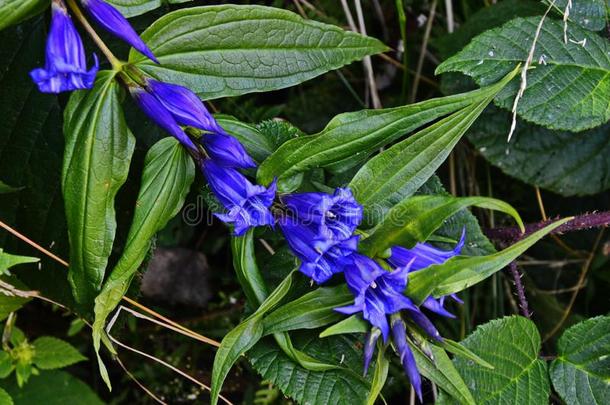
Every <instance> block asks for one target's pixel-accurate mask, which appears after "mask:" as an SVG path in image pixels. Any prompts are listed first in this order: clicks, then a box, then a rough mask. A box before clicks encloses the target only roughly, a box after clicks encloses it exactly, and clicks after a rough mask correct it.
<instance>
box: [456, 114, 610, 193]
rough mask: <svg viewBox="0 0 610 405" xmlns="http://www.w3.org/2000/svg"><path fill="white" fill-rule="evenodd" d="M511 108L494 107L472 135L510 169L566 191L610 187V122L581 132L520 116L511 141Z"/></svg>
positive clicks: (496, 162) (511, 172) (530, 180)
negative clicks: (548, 126)
mask: <svg viewBox="0 0 610 405" xmlns="http://www.w3.org/2000/svg"><path fill="white" fill-rule="evenodd" d="M509 128H510V113H508V112H504V111H500V110H499V109H497V108H490V109H489V110H488V111H486V112H484V113H483V114H482V115H481V119H480V120H478V121H477V122H476V123H475V124H474V125H473V127H472V128H471V130H470V132H469V133H468V139H469V140H470V141H471V142H472V143H473V144H474V145H475V147H476V148H477V149H478V150H479V152H480V153H481V154H482V155H483V156H484V157H485V159H487V160H488V161H489V162H491V163H492V164H493V165H494V166H497V167H499V168H500V169H501V170H502V171H503V172H504V173H506V174H508V175H509V176H512V177H514V178H517V179H519V180H521V181H523V182H525V183H527V184H531V185H533V186H538V187H541V188H544V189H546V190H550V191H553V192H555V193H558V194H561V195H563V196H574V195H589V194H597V193H600V192H602V191H605V190H607V189H609V188H610V166H609V165H608V164H607V157H608V156H609V155H610V125H608V124H606V125H602V126H601V127H598V128H595V129H591V130H588V131H584V132H579V133H577V134H575V133H572V132H567V131H552V130H549V129H546V128H543V127H540V126H537V125H533V124H528V123H526V122H523V121H519V122H518V124H517V130H516V131H515V134H514V137H513V140H512V141H511V143H510V144H507V143H506V134H508V131H509Z"/></svg>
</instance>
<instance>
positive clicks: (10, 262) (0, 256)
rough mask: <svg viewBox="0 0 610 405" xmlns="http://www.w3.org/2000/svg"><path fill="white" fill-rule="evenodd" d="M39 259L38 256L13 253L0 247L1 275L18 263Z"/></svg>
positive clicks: (37, 260) (32, 261) (34, 261)
mask: <svg viewBox="0 0 610 405" xmlns="http://www.w3.org/2000/svg"><path fill="white" fill-rule="evenodd" d="M39 261H40V259H39V258H37V257H29V256H18V255H12V254H10V253H6V252H5V251H4V250H3V249H2V248H0V275H1V274H4V273H6V272H7V270H8V269H10V268H11V267H13V266H17V265H18V264H25V263H36V262H39Z"/></svg>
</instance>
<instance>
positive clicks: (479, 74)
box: [437, 17, 610, 131]
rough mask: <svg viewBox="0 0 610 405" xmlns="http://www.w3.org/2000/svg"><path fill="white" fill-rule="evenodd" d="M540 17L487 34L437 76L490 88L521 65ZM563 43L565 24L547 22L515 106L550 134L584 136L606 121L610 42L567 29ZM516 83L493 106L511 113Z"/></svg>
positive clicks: (608, 116) (443, 66)
mask: <svg viewBox="0 0 610 405" xmlns="http://www.w3.org/2000/svg"><path fill="white" fill-rule="evenodd" d="M540 18H541V17H530V18H517V19H514V20H512V21H510V22H508V23H506V24H505V25H503V26H501V27H499V28H496V29H493V30H489V31H486V32H485V33H483V34H481V35H479V36H477V37H476V38H474V39H473V40H472V42H471V43H470V45H468V46H467V47H466V48H464V50H462V51H461V52H460V53H458V54H457V55H455V56H453V57H452V58H450V59H448V60H446V61H445V62H443V63H442V64H441V65H440V66H439V67H438V68H437V73H445V72H454V71H457V72H462V73H465V74H467V75H469V76H472V77H473V78H474V79H475V81H476V82H477V83H479V84H480V85H485V84H488V83H493V82H495V81H497V80H498V79H499V78H501V77H502V76H503V75H505V74H506V73H508V72H509V71H511V70H512V69H514V67H515V66H517V65H518V64H519V63H524V62H525V60H526V59H527V56H528V54H529V50H530V47H531V44H532V40H533V38H534V34H535V31H536V28H537V26H538V23H539V22H540ZM568 30H569V38H570V39H572V40H573V41H576V42H579V41H583V42H580V43H574V42H572V41H568V43H567V44H565V43H564V42H563V24H562V23H561V22H559V21H556V20H553V19H551V18H547V19H546V20H545V22H544V29H543V30H542V31H541V34H540V37H539V39H538V42H537V46H536V52H535V54H534V59H533V66H535V67H536V68H535V69H531V70H529V71H528V73H527V83H528V86H527V89H526V91H525V93H524V95H523V98H522V99H521V100H520V102H519V106H518V110H517V111H518V113H519V115H520V116H521V117H522V118H524V119H526V120H528V121H531V122H534V123H536V124H539V125H544V126H546V127H548V128H551V129H561V130H569V131H582V130H584V129H588V128H593V127H596V126H598V125H601V124H603V123H605V122H606V121H608V119H610V109H608V108H607V107H608V93H609V92H610V57H609V56H608V55H609V52H610V42H609V41H608V40H607V39H605V38H602V37H601V36H598V35H597V34H595V33H593V32H591V31H587V30H585V29H582V28H580V27H578V26H576V25H574V24H569V27H568ZM519 85H520V81H519V79H515V80H513V82H512V83H511V84H510V85H509V86H507V87H506V89H505V90H504V91H502V92H501V93H500V94H499V95H498V97H497V98H496V103H497V104H498V105H499V106H501V107H503V108H506V109H511V108H512V105H513V101H514V98H515V95H516V94H517V90H518V88H519Z"/></svg>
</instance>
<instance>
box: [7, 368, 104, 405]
mask: <svg viewBox="0 0 610 405" xmlns="http://www.w3.org/2000/svg"><path fill="white" fill-rule="evenodd" d="M0 386H2V387H3V388H4V389H5V390H6V391H7V392H8V393H9V394H10V395H11V396H12V397H13V401H14V403H15V405H39V404H45V405H82V404H87V405H103V404H104V402H103V401H102V400H101V399H99V397H98V396H97V395H96V394H95V392H93V390H92V389H91V388H90V387H89V386H88V385H87V384H85V383H84V382H82V381H81V380H79V379H78V378H76V377H73V376H72V375H70V374H68V373H66V372H65V371H58V370H53V371H43V372H41V373H40V375H38V376H35V377H32V378H31V379H30V381H29V382H28V384H27V385H26V386H25V387H24V388H22V389H20V388H19V387H17V385H16V384H15V383H14V382H13V381H11V380H0Z"/></svg>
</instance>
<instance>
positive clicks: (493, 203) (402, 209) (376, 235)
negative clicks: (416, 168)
mask: <svg viewBox="0 0 610 405" xmlns="http://www.w3.org/2000/svg"><path fill="white" fill-rule="evenodd" d="M469 206H475V207H480V208H487V209H492V210H497V211H500V212H504V213H506V214H508V215H510V216H512V217H513V218H514V219H515V221H516V222H517V224H518V225H519V226H520V227H521V229H522V230H523V229H524V228H523V221H522V220H521V217H520V216H519V213H517V211H516V210H515V209H514V208H513V207H512V206H510V204H508V203H505V202H504V201H501V200H497V199H495V198H488V197H461V198H459V197H451V196H438V195H437V196H413V197H409V198H407V199H405V200H404V201H402V202H400V203H398V204H396V205H395V206H394V207H392V208H391V209H390V210H389V211H388V213H387V215H386V217H385V218H384V220H382V221H381V222H380V223H379V224H378V225H377V226H376V227H375V228H373V230H371V231H370V232H369V236H368V237H367V238H366V239H363V240H362V242H361V243H360V245H359V250H360V251H362V252H363V253H364V254H366V255H368V256H371V257H372V256H375V255H377V254H379V253H381V252H383V251H384V250H386V249H388V248H390V247H392V246H394V245H400V246H404V247H407V248H412V247H413V246H415V244H416V243H418V242H425V241H426V240H428V238H429V237H430V235H432V233H433V232H434V231H436V230H437V229H438V228H440V227H441V226H442V225H443V223H444V221H445V220H447V218H449V217H451V216H453V215H454V214H455V213H457V212H458V211H460V210H462V209H464V208H466V207H469Z"/></svg>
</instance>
